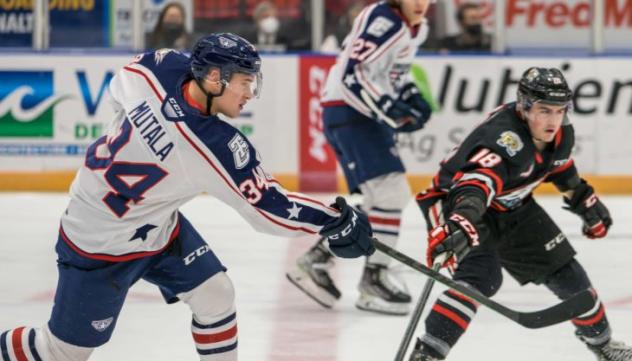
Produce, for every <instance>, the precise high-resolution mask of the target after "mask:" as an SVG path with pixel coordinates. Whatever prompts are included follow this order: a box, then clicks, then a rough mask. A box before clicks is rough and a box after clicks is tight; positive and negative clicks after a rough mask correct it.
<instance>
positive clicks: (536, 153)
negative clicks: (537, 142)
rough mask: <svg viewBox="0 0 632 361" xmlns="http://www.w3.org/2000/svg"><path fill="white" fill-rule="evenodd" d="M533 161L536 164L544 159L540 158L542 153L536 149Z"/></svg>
mask: <svg viewBox="0 0 632 361" xmlns="http://www.w3.org/2000/svg"><path fill="white" fill-rule="evenodd" d="M535 161H536V162H537V163H538V164H542V162H543V161H544V160H542V155H541V154H540V152H538V151H536V152H535Z"/></svg>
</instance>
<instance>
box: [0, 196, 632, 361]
mask: <svg viewBox="0 0 632 361" xmlns="http://www.w3.org/2000/svg"><path fill="white" fill-rule="evenodd" d="M324 198H325V199H331V197H324ZM539 199H540V203H541V204H542V205H543V206H544V207H545V208H546V209H547V210H549V211H550V212H551V214H552V216H553V218H554V219H555V220H557V221H558V224H559V225H560V227H561V228H562V229H563V230H564V231H565V232H566V234H567V235H568V236H569V238H570V239H571V240H572V243H573V245H574V246H575V248H576V249H577V250H578V252H579V256H578V259H579V260H580V262H581V263H582V264H583V265H584V266H585V268H586V269H587V270H588V272H589V275H590V277H591V280H592V281H593V284H594V285H595V287H596V288H597V290H598V291H599V294H600V296H601V298H602V300H603V301H604V302H605V305H606V310H607V315H608V318H609V320H610V321H611V324H612V326H613V329H614V335H615V338H618V339H622V340H624V341H626V342H627V343H628V344H629V343H630V342H632V280H631V276H632V272H631V271H630V265H631V264H632V229H631V227H630V225H631V224H632V198H631V197H603V200H604V202H605V203H606V204H607V205H608V206H609V208H610V210H611V212H612V214H613V218H614V222H615V225H614V226H613V227H612V229H611V232H610V235H609V236H608V238H607V239H605V240H599V241H592V240H587V239H585V238H583V237H582V236H581V235H580V233H579V228H580V223H579V220H578V219H577V217H576V216H574V215H572V214H571V213H569V212H566V211H562V210H561V209H560V206H561V201H560V200H559V198H558V197H551V198H549V197H540V198H539ZM66 202H67V196H66V195H64V194H42V193H3V194H0V330H3V329H8V328H13V327H16V326H20V325H42V324H44V323H45V322H46V321H47V320H48V317H49V315H50V309H51V305H52V297H53V294H54V290H55V285H56V279H57V271H56V267H55V253H54V244H55V241H56V238H57V228H58V224H59V223H58V222H59V219H58V218H59V215H60V214H61V213H62V212H63V210H64V208H65V206H66ZM182 211H183V213H184V214H185V215H186V216H187V217H188V218H189V220H190V221H191V222H192V223H193V224H194V225H195V226H196V227H197V229H198V230H199V231H200V233H201V234H202V235H203V236H204V237H205V239H206V240H207V241H208V243H209V244H210V245H211V247H212V249H213V250H214V251H215V253H216V254H217V255H218V256H219V257H220V259H221V260H222V261H223V263H224V264H225V265H226V266H227V267H228V268H229V271H228V274H229V276H230V277H231V278H232V280H233V282H234V284H235V286H236V289H237V311H238V323H239V326H238V327H239V355H240V360H256V361H341V360H345V361H347V360H349V361H356V360H366V361H373V360H376V361H385V360H392V359H393V357H394V355H395V352H396V350H397V347H398V344H399V342H400V339H401V337H402V334H403V332H404V328H405V326H406V324H407V323H408V317H389V316H381V315H373V314H369V313H365V312H362V311H359V310H357V309H355V307H354V302H355V299H356V297H357V291H356V284H357V281H358V279H359V276H360V272H361V267H362V262H363V261H362V260H337V261H336V263H337V267H336V270H335V276H336V280H337V282H338V285H339V287H340V288H341V290H342V291H343V297H342V299H341V300H340V302H339V304H337V305H336V306H335V308H334V309H333V310H326V309H323V308H321V307H320V306H318V305H317V304H316V303H314V302H313V301H311V300H310V299H308V298H306V297H305V296H303V295H302V294H301V293H299V292H298V291H297V290H296V289H295V288H293V286H292V285H291V284H290V283H289V282H287V280H286V279H285V271H286V270H287V269H288V268H289V267H290V266H291V265H292V263H293V262H294V259H295V258H296V257H297V256H298V255H300V254H301V253H302V252H304V251H305V250H306V249H307V248H308V247H309V246H310V245H311V244H312V243H313V241H314V240H313V239H312V238H309V237H305V238H300V239H293V240H286V239H283V238H279V237H273V236H267V235H263V234H259V233H256V232H255V231H254V230H252V229H251V228H250V227H249V226H248V225H247V224H246V223H245V222H244V221H243V220H242V219H240V217H239V216H238V215H237V213H235V212H234V211H232V210H231V209H229V208H227V207H226V206H225V205H223V204H221V203H220V202H218V201H216V200H214V199H212V198H210V197H205V196H202V197H198V198H196V199H194V200H193V201H192V202H190V203H189V204H187V205H186V206H185V207H183V209H182ZM424 229H425V226H424V224H423V221H422V219H421V216H420V213H419V211H418V210H417V209H416V207H415V206H414V205H413V204H412V202H411V204H409V206H408V208H407V209H406V212H405V214H404V220H403V228H402V237H401V240H400V244H399V246H398V248H399V249H400V250H402V251H403V252H405V253H407V254H410V255H413V256H417V257H418V258H420V259H421V258H422V255H423V252H424V249H425V245H424V243H425V241H424V238H425V237H424V234H425V231H424ZM534 231H537V230H534ZM397 269H398V270H400V271H401V273H400V274H401V275H402V277H403V278H404V280H405V281H406V283H407V284H408V286H409V288H410V290H411V292H412V294H414V295H418V294H419V293H420V291H421V288H422V286H423V284H424V282H425V278H424V276H422V275H420V274H416V273H414V272H411V271H409V270H407V269H404V268H403V266H398V267H397ZM443 289H444V287H443V286H441V285H436V286H435V289H434V291H433V296H431V301H432V300H434V297H435V295H437V294H438V292H440V291H441V290H443ZM495 300H496V301H498V302H501V303H503V304H505V305H507V306H509V307H511V308H516V309H521V310H534V309H538V308H544V307H547V306H549V305H551V304H553V303H555V302H556V299H555V298H554V297H553V296H552V295H550V294H549V292H548V291H547V290H546V289H544V288H542V287H535V286H527V287H519V286H518V285H517V283H516V282H515V281H513V280H512V279H511V278H510V277H509V276H507V275H506V277H505V283H504V285H503V288H502V289H501V291H500V292H499V293H498V294H497V296H496V297H495ZM427 308H428V307H427ZM189 325H190V315H189V311H188V308H187V307H186V306H185V305H182V304H175V305H166V304H164V303H163V301H162V299H161V297H160V294H159V292H158V290H157V289H156V288H155V287H154V286H152V285H150V284H148V283H146V282H144V281H141V282H139V283H138V284H137V285H135V286H134V287H133V288H132V290H131V292H130V294H129V297H128V299H127V302H126V304H125V306H124V308H123V311H122V313H121V316H120V320H119V321H118V325H117V329H116V330H115V332H114V335H113V337H112V339H111V341H110V342H109V343H108V344H106V345H105V346H103V347H101V348H99V349H98V350H96V351H95V352H94V354H93V357H92V358H91V360H94V361H140V360H153V361H163V360H169V361H179V360H183V361H184V360H191V361H192V360H196V359H197V357H196V353H195V350H194V347H193V344H192V340H191V334H190V331H189ZM421 330H423V320H422V322H421V324H420V332H421ZM572 331H573V328H572V326H571V325H570V324H569V323H566V324H562V325H558V326H554V327H550V328H546V329H540V330H529V329H525V328H522V327H521V326H519V325H517V324H514V323H512V322H511V321H509V320H507V319H505V318H503V317H501V316H499V315H498V314H495V313H494V312H492V311H490V310H488V309H485V308H484V307H481V309H480V311H479V313H478V315H477V317H476V319H475V320H474V321H473V322H472V324H471V326H470V328H469V329H468V331H467V333H466V334H465V335H464V337H463V338H462V339H461V341H460V342H459V343H458V344H457V346H456V347H455V348H454V349H453V350H452V353H451V354H450V357H449V360H450V361H465V360H467V361H471V360H494V361H496V360H513V361H533V360H538V361H545V360H555V361H582V360H586V361H589V360H591V361H592V360H593V356H592V354H590V353H589V352H588V351H587V350H586V349H585V348H584V346H583V345H582V344H580V343H579V342H578V341H577V340H576V339H575V338H574V337H573V335H572Z"/></svg>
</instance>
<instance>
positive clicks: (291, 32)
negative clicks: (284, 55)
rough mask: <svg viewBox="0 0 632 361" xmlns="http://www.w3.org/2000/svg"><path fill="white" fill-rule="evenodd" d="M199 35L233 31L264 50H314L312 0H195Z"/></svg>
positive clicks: (195, 22) (195, 27)
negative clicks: (310, 15) (311, 14)
mask: <svg viewBox="0 0 632 361" xmlns="http://www.w3.org/2000/svg"><path fill="white" fill-rule="evenodd" d="M193 6H194V10H193V18H194V24H195V26H194V29H195V34H196V36H197V37H200V36H204V35H206V34H209V33H213V32H233V33H236V34H239V35H241V36H243V37H244V38H246V39H248V40H249V41H250V42H252V43H253V44H255V45H256V46H257V48H258V49H260V50H261V51H264V52H284V51H306V50H311V48H312V44H311V21H310V18H309V14H310V1H309V0H269V1H256V0H194V1H193Z"/></svg>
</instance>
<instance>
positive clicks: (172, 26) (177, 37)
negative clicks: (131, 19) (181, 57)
mask: <svg viewBox="0 0 632 361" xmlns="http://www.w3.org/2000/svg"><path fill="white" fill-rule="evenodd" d="M185 18H186V16H185V11H184V7H183V6H182V5H181V4H180V3H170V4H167V5H166V6H165V7H164V8H163V9H162V11H161V12H160V16H159V17H158V23H157V24H156V27H155V28H154V31H153V32H152V33H151V34H150V35H149V41H148V42H147V48H149V49H161V48H170V49H176V50H186V49H188V48H189V47H190V46H191V36H190V34H189V33H187V31H186V29H185V27H184V22H185Z"/></svg>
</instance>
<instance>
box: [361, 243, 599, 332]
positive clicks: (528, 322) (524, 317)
mask: <svg viewBox="0 0 632 361" xmlns="http://www.w3.org/2000/svg"><path fill="white" fill-rule="evenodd" d="M373 244H374V245H375V248H377V249H378V250H379V251H381V252H383V253H385V254H386V255H388V256H390V257H392V258H394V259H396V260H398V261H399V262H401V263H403V264H405V265H406V266H408V267H410V268H412V269H414V270H416V271H417V272H420V273H423V274H425V275H426V276H428V277H430V278H432V279H434V280H435V281H437V282H439V283H442V284H444V285H446V286H448V287H450V288H452V289H453V290H456V291H458V292H460V293H462V294H463V295H465V296H467V297H469V298H471V299H473V300H475V301H477V302H478V303H480V304H483V305H485V306H487V307H488V308H490V309H492V310H494V311H496V312H498V313H500V314H501V315H503V316H505V317H507V318H509V319H510V320H512V321H514V322H517V323H519V324H520V325H522V326H524V327H527V328H542V327H547V326H551V325H555V324H558V323H561V322H564V321H568V320H570V319H573V318H575V317H578V316H580V315H582V314H584V313H586V312H588V311H589V310H590V309H591V308H592V307H593V306H594V305H595V302H596V300H595V296H594V294H593V293H592V292H591V291H589V290H584V291H581V292H579V293H576V294H575V295H573V296H572V297H571V298H569V299H567V300H564V301H562V302H560V303H558V304H556V305H554V306H552V307H549V308H546V309H543V310H539V311H533V312H520V311H516V310H512V309H510V308H507V307H505V306H503V305H501V304H500V303H498V302H495V301H492V300H491V299H489V298H488V297H486V296H485V295H483V294H482V293H480V292H478V291H477V290H475V289H473V288H471V287H468V286H466V285H464V284H461V283H458V282H456V281H454V280H452V279H451V278H448V277H446V276H444V275H442V274H441V273H439V272H437V271H433V270H432V269H431V268H429V267H426V266H425V265H423V264H421V263H419V262H417V261H415V260H414V259H412V258H410V257H408V256H407V255H405V254H403V253H401V252H398V251H396V250H395V249H393V248H391V247H389V246H387V245H385V244H384V243H382V242H380V241H378V240H377V239H375V238H374V239H373Z"/></svg>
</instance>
